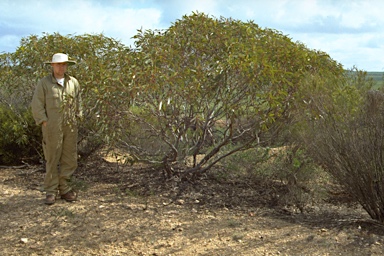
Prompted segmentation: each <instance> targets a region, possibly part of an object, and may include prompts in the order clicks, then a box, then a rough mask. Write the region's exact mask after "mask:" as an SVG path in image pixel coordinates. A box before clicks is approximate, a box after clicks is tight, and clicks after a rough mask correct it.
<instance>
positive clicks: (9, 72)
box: [0, 33, 129, 157]
mask: <svg viewBox="0 0 384 256" xmlns="http://www.w3.org/2000/svg"><path fill="white" fill-rule="evenodd" d="M56 52H63V53H67V54H68V55H69V57H70V58H72V59H74V60H76V61H77V63H78V64H77V65H75V66H71V67H70V68H69V70H68V72H69V73H70V74H71V75H73V76H75V77H76V78H77V79H78V80H79V81H80V85H81V87H82V96H83V105H84V121H86V122H83V123H82V124H81V127H80V129H79V133H80V141H79V145H80V153H81V154H82V156H84V157H86V156H88V155H90V154H91V153H92V152H93V151H95V150H97V149H98V148H99V147H101V146H102V145H103V144H105V141H107V142H109V141H110V138H111V137H113V136H114V134H115V132H114V126H115V125H114V124H115V123H116V122H118V121H119V115H120V114H119V112H117V111H116V109H119V106H120V105H128V106H129V104H127V97H125V96H123V95H121V93H122V92H121V91H119V90H117V89H116V88H117V86H116V84H121V81H123V80H125V79H126V78H125V75H126V73H125V72H122V70H121V68H124V67H127V65H129V61H126V60H127V52H128V50H127V49H126V47H124V46H123V45H122V44H121V43H119V42H118V41H116V40H114V39H112V38H107V37H105V36H103V35H87V34H85V35H81V36H72V35H67V36H62V35H60V34H57V33H55V34H43V36H41V37H39V36H36V35H31V36H29V37H27V38H23V39H22V40H21V45H20V46H19V47H18V49H17V50H16V52H14V53H10V54H2V55H1V56H0V64H1V65H0V102H1V103H3V105H2V106H3V108H4V109H5V110H4V111H7V112H9V111H10V112H14V111H15V109H14V106H17V108H18V110H20V111H21V112H29V104H30V101H31V99H32V94H33V91H34V88H35V86H36V83H37V81H38V80H39V79H41V78H42V77H43V76H45V75H47V74H49V73H50V72H51V69H50V66H49V65H45V64H43V63H44V61H47V60H50V59H51V58H52V54H54V53H56ZM18 110H17V111H18ZM13 114H17V112H15V113H13ZM21 117H22V116H20V115H18V118H19V119H18V121H19V123H18V125H19V126H18V127H17V128H14V129H17V130H18V131H20V133H21V130H23V129H25V128H26V127H33V126H34V121H33V120H32V119H22V118H21ZM20 118H21V119H20ZM8 128H9V127H8ZM8 128H7V129H8ZM9 132H13V131H11V130H10V131H9ZM25 133H26V131H24V134H25ZM14 136H17V137H18V139H19V140H20V139H21V138H22V137H19V134H18V133H15V135H14ZM24 147H32V148H31V149H30V150H28V152H31V151H33V150H36V148H41V147H39V146H37V145H36V144H34V145H32V144H28V145H25V144H24ZM3 148H4V147H3ZM7 152H8V153H9V154H12V152H9V151H7ZM15 157H16V156H15ZM18 157H20V154H18Z"/></svg>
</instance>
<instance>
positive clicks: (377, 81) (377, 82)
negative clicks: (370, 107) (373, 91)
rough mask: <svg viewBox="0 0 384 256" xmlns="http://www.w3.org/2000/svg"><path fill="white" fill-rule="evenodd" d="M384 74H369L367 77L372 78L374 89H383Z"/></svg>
mask: <svg viewBox="0 0 384 256" xmlns="http://www.w3.org/2000/svg"><path fill="white" fill-rule="evenodd" d="M383 76H384V72H367V77H368V78H372V79H373V81H374V87H375V88H379V87H383Z"/></svg>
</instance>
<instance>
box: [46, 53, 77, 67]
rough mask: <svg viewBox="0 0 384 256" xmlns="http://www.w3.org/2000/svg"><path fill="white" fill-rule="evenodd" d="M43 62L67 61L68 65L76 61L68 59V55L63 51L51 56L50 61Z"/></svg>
mask: <svg viewBox="0 0 384 256" xmlns="http://www.w3.org/2000/svg"><path fill="white" fill-rule="evenodd" d="M44 63H45V64H52V63H67V64H68V65H74V64H76V61H74V60H68V55H67V54H64V53H55V54H54V55H53V56H52V61H46V62H44Z"/></svg>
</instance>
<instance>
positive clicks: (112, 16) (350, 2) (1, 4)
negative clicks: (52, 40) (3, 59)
mask: <svg viewBox="0 0 384 256" xmlns="http://www.w3.org/2000/svg"><path fill="white" fill-rule="evenodd" d="M0 10H1V11H0V53H3V52H14V51H15V50H16V48H17V47H18V46H19V45H20V40H21V39H22V38H23V37H27V36H29V35H32V34H33V35H39V36H41V35H43V33H44V32H45V33H55V32H57V33H60V34H62V35H68V34H74V35H82V34H85V33H87V34H99V33H103V34H104V35H105V36H108V37H113V38H115V39H117V40H120V41H121V42H122V43H124V44H125V45H127V46H128V45H133V40H132V39H131V37H132V36H134V35H135V34H137V30H138V29H166V28H168V27H169V26H170V25H171V23H172V22H175V21H176V20H178V19H181V18H182V16H183V15H190V14H192V12H202V13H205V14H207V15H210V16H212V17H216V18H220V17H225V18H233V19H237V20H242V21H244V22H246V21H250V20H252V21H254V22H255V23H256V24H258V25H259V26H260V27H263V28H266V27H267V28H272V29H276V30H278V31H281V32H282V33H283V34H285V35H287V36H289V37H290V38H291V39H292V40H293V41H300V42H301V43H303V44H305V45H306V46H307V47H308V48H310V49H316V50H321V51H324V52H327V53H328V54H329V55H330V56H331V57H332V58H333V59H334V60H336V61H338V62H339V63H341V64H342V65H343V66H344V68H347V69H349V68H352V67H353V66H356V67H357V68H358V69H362V70H366V71H384V15H383V10H384V1H382V0H125V1H124V0H66V1H54V0H0Z"/></svg>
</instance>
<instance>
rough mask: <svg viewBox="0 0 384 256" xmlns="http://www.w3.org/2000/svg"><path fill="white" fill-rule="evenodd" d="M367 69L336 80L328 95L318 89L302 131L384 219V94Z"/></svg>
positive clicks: (312, 149) (314, 151)
mask: <svg viewBox="0 0 384 256" xmlns="http://www.w3.org/2000/svg"><path fill="white" fill-rule="evenodd" d="M366 75H367V74H366V73H365V72H352V73H351V72H348V73H347V75H346V77H347V79H344V80H340V81H334V82H332V83H331V84H332V85H333V87H334V90H333V91H332V93H330V94H329V95H328V96H327V97H324V95H322V96H319V95H317V96H315V95H312V100H313V101H312V102H311V104H309V105H310V106H316V109H317V111H313V112H312V113H316V112H317V113H321V114H318V115H311V116H310V117H311V118H309V119H308V120H309V122H308V125H307V126H305V128H304V129H303V130H302V131H301V138H302V140H303V141H302V142H303V143H302V145H303V146H305V147H306V148H307V150H308V152H309V155H310V156H311V157H312V159H314V160H315V162H316V163H318V164H319V165H321V166H323V167H324V168H325V170H326V171H327V172H328V173H329V174H330V175H331V176H332V177H334V178H335V179H336V180H337V181H338V182H339V183H340V184H341V185H342V186H343V187H344V188H345V190H346V191H347V192H348V193H349V194H350V195H352V196H353V197H354V198H355V199H356V200H357V201H358V202H359V203H360V204H361V205H362V207H363V208H364V209H365V210H366V211H367V212H368V214H369V215H370V216H371V217H372V218H373V219H375V220H378V221H380V222H383V221H384V210H383V209H384V198H383V196H382V195H383V193H382V192H383V191H384V188H383V186H382V184H383V183H382V180H383V179H384V172H383V170H384V169H383V159H384V158H383V152H384V136H383V135H384V133H383V128H384V115H383V113H384V112H383V110H384V106H383V102H384V96H383V93H382V92H380V91H375V90H370V88H371V87H372V86H373V84H372V80H371V79H369V78H367V76H366Z"/></svg>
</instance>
